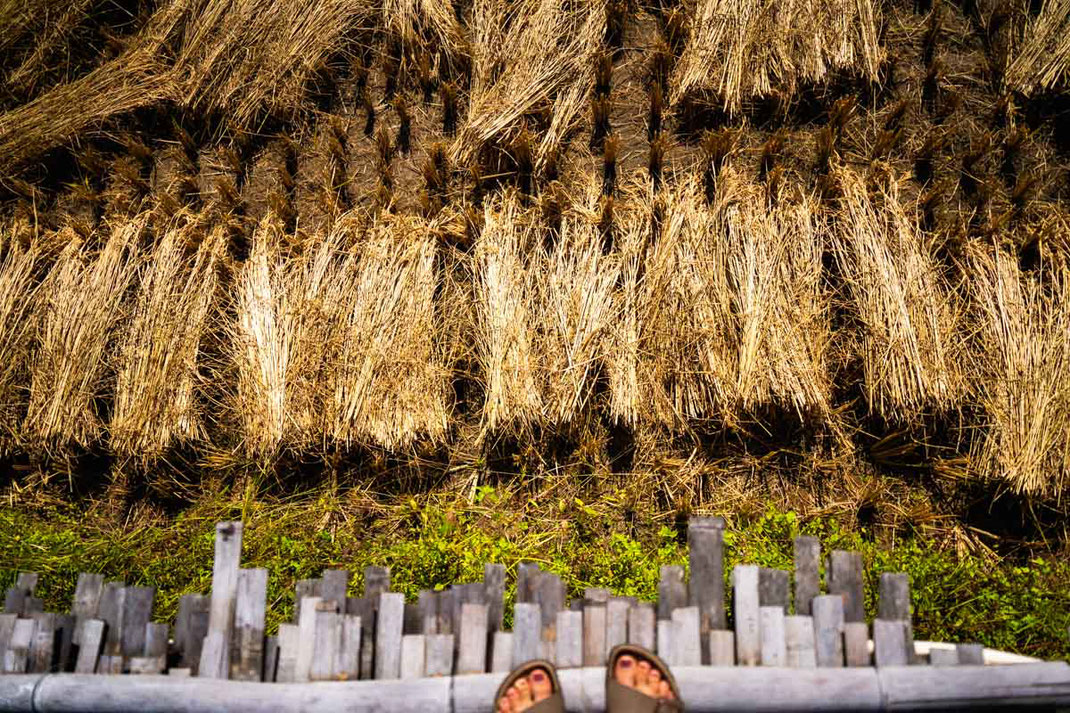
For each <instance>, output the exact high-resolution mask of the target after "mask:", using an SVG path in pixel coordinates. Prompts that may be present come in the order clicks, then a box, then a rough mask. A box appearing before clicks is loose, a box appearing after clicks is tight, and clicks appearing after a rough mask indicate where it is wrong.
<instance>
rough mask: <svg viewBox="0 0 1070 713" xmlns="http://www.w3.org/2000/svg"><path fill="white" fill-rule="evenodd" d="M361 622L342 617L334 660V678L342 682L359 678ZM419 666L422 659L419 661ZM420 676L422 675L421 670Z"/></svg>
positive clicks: (358, 619)
mask: <svg viewBox="0 0 1070 713" xmlns="http://www.w3.org/2000/svg"><path fill="white" fill-rule="evenodd" d="M360 640H361V622H360V617H359V616H356V615H355V614H346V615H344V616H343V617H342V642H341V644H340V646H339V649H338V657H337V659H336V660H335V667H334V676H335V677H336V678H339V679H342V680H343V681H356V680H357V679H358V678H359V677H360ZM420 661H421V665H422V662H423V659H422V658H421V659H420ZM420 675H421V676H422V675H423V671H422V670H421V672H420Z"/></svg>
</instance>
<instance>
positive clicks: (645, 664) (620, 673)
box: [613, 654, 673, 700]
mask: <svg viewBox="0 0 1070 713" xmlns="http://www.w3.org/2000/svg"><path fill="white" fill-rule="evenodd" d="M613 678H614V679H616V681H617V683H619V684H620V685H622V686H627V687H628V688H634V689H635V690H637V691H639V692H640V693H642V694H643V695H646V696H650V697H651V698H658V699H666V700H672V698H673V695H672V687H671V686H670V685H669V682H668V681H666V680H664V679H663V678H662V676H661V672H659V671H658V670H657V669H656V668H655V667H653V666H651V665H650V662H649V661H647V660H646V659H641V658H636V657H635V656H632V655H631V654H622V655H621V656H620V657H619V658H617V665H616V666H615V667H614V669H613Z"/></svg>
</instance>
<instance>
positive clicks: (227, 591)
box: [197, 522, 242, 678]
mask: <svg viewBox="0 0 1070 713" xmlns="http://www.w3.org/2000/svg"><path fill="white" fill-rule="evenodd" d="M241 538H242V524H241V523H240V522H220V523H217V524H216V526H215V560H214V562H213V565H212V599H211V603H210V604H209V609H208V635H209V636H211V635H212V634H213V633H214V634H216V635H218V636H220V637H221V638H222V641H221V642H220V647H214V646H213V647H212V648H211V649H208V648H205V649H202V650H201V661H200V666H198V669H197V673H198V675H199V676H201V677H203V678H226V677H227V674H228V673H229V669H230V665H229V664H230V662H229V660H228V659H229V654H230V642H231V628H232V627H233V625H234V607H235V605H236V602H237V596H238V569H239V564H240V562H241Z"/></svg>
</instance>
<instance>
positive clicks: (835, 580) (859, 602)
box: [828, 550, 866, 622]
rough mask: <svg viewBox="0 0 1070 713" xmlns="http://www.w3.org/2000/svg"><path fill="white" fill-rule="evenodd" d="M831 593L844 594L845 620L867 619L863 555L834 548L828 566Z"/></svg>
mask: <svg viewBox="0 0 1070 713" xmlns="http://www.w3.org/2000/svg"><path fill="white" fill-rule="evenodd" d="M828 587H829V594H840V595H842V596H843V620H844V621H845V622H851V621H865V620H866V612H865V608H864V607H865V598H864V595H863V592H862V555H861V554H860V553H858V552H846V551H844V550H833V551H832V553H831V554H830V555H829V566H828Z"/></svg>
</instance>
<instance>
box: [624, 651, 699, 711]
mask: <svg viewBox="0 0 1070 713" xmlns="http://www.w3.org/2000/svg"><path fill="white" fill-rule="evenodd" d="M625 654H628V655H630V656H634V657H635V659H636V660H637V661H642V660H646V661H648V662H649V663H650V665H651V666H653V667H654V668H656V669H657V670H658V673H660V674H661V678H662V680H663V681H665V682H666V683H668V684H669V688H670V689H671V690H672V695H673V697H672V700H669V699H667V698H651V697H650V696H648V695H646V694H645V693H640V692H639V691H637V690H635V689H634V688H628V687H627V686H625V685H623V684H620V683H617V679H615V678H614V677H613V672H614V671H615V670H616V669H617V659H619V658H620V657H621V656H623V655H625ZM683 710H684V703H683V701H682V700H680V689H679V687H677V685H676V679H675V678H673V675H672V672H671V671H669V667H668V666H666V665H665V662H664V661H662V660H661V659H659V658H658V657H657V656H655V655H654V654H652V653H650V652H649V651H647V650H646V649H644V648H643V647H642V646H635V645H634V644H621V645H620V646H617V647H614V649H613V650H612V651H610V652H609V662H608V664H607V665H606V713H683Z"/></svg>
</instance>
